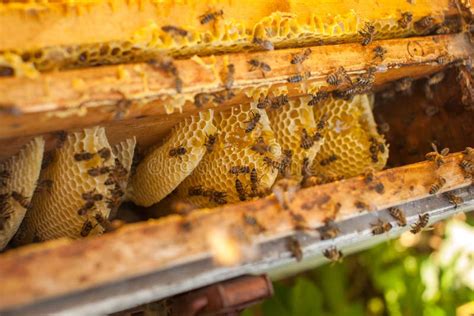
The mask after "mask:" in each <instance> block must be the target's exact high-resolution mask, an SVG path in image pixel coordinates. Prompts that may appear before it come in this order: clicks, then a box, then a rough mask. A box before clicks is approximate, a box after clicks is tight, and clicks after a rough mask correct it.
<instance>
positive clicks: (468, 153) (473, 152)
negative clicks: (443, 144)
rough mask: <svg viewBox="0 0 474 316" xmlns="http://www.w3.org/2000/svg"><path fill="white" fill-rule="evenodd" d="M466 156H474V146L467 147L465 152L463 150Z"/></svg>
mask: <svg viewBox="0 0 474 316" xmlns="http://www.w3.org/2000/svg"><path fill="white" fill-rule="evenodd" d="M462 153H463V154H464V155H465V156H470V157H472V158H474V148H472V147H466V148H465V149H464V150H463V152H462Z"/></svg>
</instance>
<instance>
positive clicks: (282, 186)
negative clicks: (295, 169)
mask: <svg viewBox="0 0 474 316" xmlns="http://www.w3.org/2000/svg"><path fill="white" fill-rule="evenodd" d="M299 188H300V184H299V183H298V182H297V181H296V180H293V179H287V178H284V179H280V180H278V181H277V182H275V184H274V185H273V187H272V191H273V194H274V195H275V198H276V199H277V201H278V204H279V205H280V207H281V208H282V209H284V210H287V209H289V208H290V204H291V201H292V200H293V198H294V195H295V193H296V192H297V191H298V190H299Z"/></svg>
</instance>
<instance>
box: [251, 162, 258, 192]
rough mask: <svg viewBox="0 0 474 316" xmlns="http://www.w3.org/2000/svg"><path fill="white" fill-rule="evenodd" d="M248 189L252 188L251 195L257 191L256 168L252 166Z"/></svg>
mask: <svg viewBox="0 0 474 316" xmlns="http://www.w3.org/2000/svg"><path fill="white" fill-rule="evenodd" d="M250 189H251V190H252V195H256V194H257V192H258V175H257V169H255V168H252V170H251V171H250Z"/></svg>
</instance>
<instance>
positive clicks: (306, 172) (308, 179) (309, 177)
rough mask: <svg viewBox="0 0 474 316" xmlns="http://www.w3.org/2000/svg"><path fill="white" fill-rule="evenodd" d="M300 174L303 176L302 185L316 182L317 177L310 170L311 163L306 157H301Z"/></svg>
mask: <svg viewBox="0 0 474 316" xmlns="http://www.w3.org/2000/svg"><path fill="white" fill-rule="evenodd" d="M301 175H302V176H303V180H301V185H302V187H304V188H307V187H311V186H314V185H316V184H318V177H316V176H314V175H313V173H312V172H311V165H310V163H309V159H308V157H305V158H303V165H302V166H301Z"/></svg>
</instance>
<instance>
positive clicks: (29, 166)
mask: <svg viewBox="0 0 474 316" xmlns="http://www.w3.org/2000/svg"><path fill="white" fill-rule="evenodd" d="M43 151H44V140H43V138H41V137H37V138H35V139H33V140H32V141H31V142H29V143H28V144H26V145H25V147H23V148H22V149H21V150H20V152H19V153H18V154H17V155H15V156H13V157H11V158H9V159H8V160H6V161H4V162H2V163H1V164H0V173H1V174H3V175H4V176H3V177H2V178H0V181H1V183H0V194H1V195H3V194H7V197H6V198H5V200H4V203H5V204H4V205H5V206H4V207H2V211H0V222H1V226H2V228H1V229H0V250H2V249H3V248H4V247H5V246H6V245H7V244H8V242H9V241H10V239H11V238H12V237H13V235H14V234H15V233H16V232H17V230H18V227H20V224H21V222H22V221H23V218H24V216H25V213H26V212H27V208H26V207H24V205H23V206H22V204H20V203H19V202H18V201H16V200H15V199H14V198H13V197H12V195H11V194H12V192H13V191H15V192H18V193H20V194H21V195H22V196H23V197H24V198H25V202H26V203H30V201H31V197H32V196H33V192H34V190H35V187H36V182H37V180H38V177H39V174H40V170H41V161H42V160H43Z"/></svg>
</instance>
